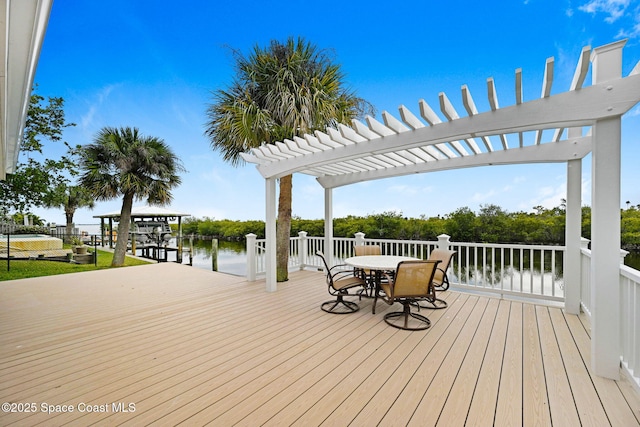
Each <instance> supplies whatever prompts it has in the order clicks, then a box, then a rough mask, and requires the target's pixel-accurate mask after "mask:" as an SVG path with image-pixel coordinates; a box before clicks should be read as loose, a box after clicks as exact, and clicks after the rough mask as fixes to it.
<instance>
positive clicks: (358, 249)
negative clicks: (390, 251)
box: [353, 245, 382, 256]
mask: <svg viewBox="0 0 640 427" xmlns="http://www.w3.org/2000/svg"><path fill="white" fill-rule="evenodd" d="M353 251H354V253H355V254H356V256H363V255H382V248H381V247H380V246H379V245H357V246H354V247H353Z"/></svg>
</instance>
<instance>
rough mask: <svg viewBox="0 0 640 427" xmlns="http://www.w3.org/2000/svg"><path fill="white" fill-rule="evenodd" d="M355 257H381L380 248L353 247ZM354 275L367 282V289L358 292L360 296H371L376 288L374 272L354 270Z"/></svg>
mask: <svg viewBox="0 0 640 427" xmlns="http://www.w3.org/2000/svg"><path fill="white" fill-rule="evenodd" d="M353 253H354V254H355V256H365V255H382V248H381V247H380V246H379V245H356V246H354V247H353ZM355 274H356V275H359V276H360V277H362V278H363V279H364V280H365V281H366V282H367V287H366V288H365V289H363V290H362V291H360V295H361V296H362V295H363V294H364V296H366V297H371V296H373V290H374V289H375V287H376V274H377V272H376V271H373V270H369V269H367V268H356V269H355Z"/></svg>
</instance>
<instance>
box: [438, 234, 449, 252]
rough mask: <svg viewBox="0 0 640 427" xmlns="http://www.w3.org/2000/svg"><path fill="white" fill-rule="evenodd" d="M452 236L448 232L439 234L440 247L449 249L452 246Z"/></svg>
mask: <svg viewBox="0 0 640 427" xmlns="http://www.w3.org/2000/svg"><path fill="white" fill-rule="evenodd" d="M449 239H451V236H449V235H448V234H441V235H439V236H438V249H444V250H445V251H447V250H449V247H450V246H451V241H450V240H449Z"/></svg>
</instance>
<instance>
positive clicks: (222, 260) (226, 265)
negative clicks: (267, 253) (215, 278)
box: [182, 239, 247, 276]
mask: <svg viewBox="0 0 640 427" xmlns="http://www.w3.org/2000/svg"><path fill="white" fill-rule="evenodd" d="M184 247H185V248H188V247H189V239H184ZM182 262H183V264H186V263H188V262H189V259H188V257H186V256H185V257H184V258H183V260H182ZM193 266H194V267H196V268H203V269H206V270H211V269H212V259H211V241H210V240H194V241H193ZM218 271H219V272H221V273H228V274H234V275H237V276H246V275H247V252H246V246H245V243H244V242H226V241H219V242H218Z"/></svg>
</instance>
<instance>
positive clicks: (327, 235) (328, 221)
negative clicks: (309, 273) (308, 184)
mask: <svg viewBox="0 0 640 427" xmlns="http://www.w3.org/2000/svg"><path fill="white" fill-rule="evenodd" d="M324 256H325V259H326V260H327V264H329V268H331V267H333V265H334V262H333V190H332V189H331V188H325V189H324Z"/></svg>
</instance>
